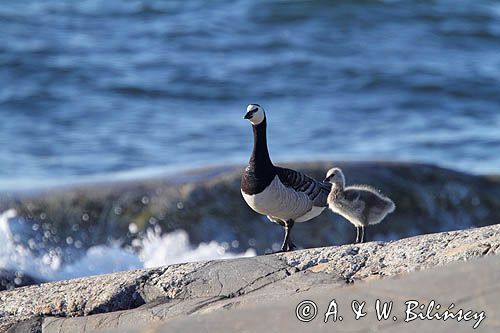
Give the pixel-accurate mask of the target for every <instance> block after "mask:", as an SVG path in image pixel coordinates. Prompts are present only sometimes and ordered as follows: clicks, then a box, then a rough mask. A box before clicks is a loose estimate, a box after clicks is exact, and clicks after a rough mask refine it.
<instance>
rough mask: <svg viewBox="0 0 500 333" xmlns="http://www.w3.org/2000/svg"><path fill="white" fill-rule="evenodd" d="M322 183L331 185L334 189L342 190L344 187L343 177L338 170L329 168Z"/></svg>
mask: <svg viewBox="0 0 500 333" xmlns="http://www.w3.org/2000/svg"><path fill="white" fill-rule="evenodd" d="M324 182H328V183H330V184H332V185H333V186H334V187H335V188H338V189H343V188H344V187H345V177H344V173H343V172H342V170H340V169H339V168H331V169H330V170H328V172H327V173H326V178H325V180H324Z"/></svg>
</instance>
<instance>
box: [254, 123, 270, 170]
mask: <svg viewBox="0 0 500 333" xmlns="http://www.w3.org/2000/svg"><path fill="white" fill-rule="evenodd" d="M266 123H267V121H266V118H264V120H263V121H262V122H261V123H260V124H258V125H253V126H252V128H253V151H252V156H250V161H249V165H250V167H252V168H254V169H255V170H258V169H260V170H264V169H269V168H273V162H271V158H270V157H269V151H268V150H267V134H266Z"/></svg>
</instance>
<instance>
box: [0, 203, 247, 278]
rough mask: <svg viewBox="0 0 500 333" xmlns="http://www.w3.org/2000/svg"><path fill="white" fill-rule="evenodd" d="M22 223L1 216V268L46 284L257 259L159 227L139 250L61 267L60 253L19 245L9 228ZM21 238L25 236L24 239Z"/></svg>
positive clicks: (11, 214) (94, 251)
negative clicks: (132, 271)
mask: <svg viewBox="0 0 500 333" xmlns="http://www.w3.org/2000/svg"><path fill="white" fill-rule="evenodd" d="M14 219H19V217H18V216H17V213H16V211H15V210H13V209H10V210H7V211H5V212H3V213H1V214H0V244H2V247H0V268H6V269H9V270H15V271H20V272H24V273H26V274H29V275H31V276H34V277H37V278H41V279H44V280H49V281H54V280H63V279H69V278H75V277H81V276H88V275H96V274H104V273H111V272H116V271H124V270H130V269H138V268H149V267H156V266H163V265H170V264H176V263H182V262H190V261H200V260H213V259H227V258H235V257H242V256H244V257H249V256H255V254H256V253H255V251H254V250H253V249H249V250H247V251H246V252H244V253H231V252H228V251H227V250H226V248H227V247H226V246H223V244H219V243H218V242H215V241H212V242H210V243H201V244H199V245H198V246H196V247H195V246H192V245H191V244H190V243H189V236H188V234H187V232H185V231H184V230H177V231H174V232H172V233H168V234H162V233H161V229H160V228H159V227H156V228H153V229H149V230H147V232H146V234H145V236H143V237H138V238H136V239H134V240H133V241H132V245H133V247H134V248H135V249H136V250H132V249H131V248H123V247H122V246H121V245H120V244H119V243H116V242H110V243H109V244H107V245H99V246H94V247H91V248H89V249H87V250H86V252H85V253H84V254H83V255H82V256H81V257H80V258H79V259H78V260H77V261H75V262H73V263H71V264H64V263H62V254H61V253H60V251H59V252H58V251H54V250H52V251H49V252H47V253H43V254H42V255H35V254H34V253H33V251H31V249H30V248H29V247H25V246H23V245H20V243H19V242H16V240H17V239H18V238H19V235H14V234H13V232H12V230H11V228H10V225H11V222H12V221H13V220H14ZM21 237H22V235H21Z"/></svg>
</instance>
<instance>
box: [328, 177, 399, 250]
mask: <svg viewBox="0 0 500 333" xmlns="http://www.w3.org/2000/svg"><path fill="white" fill-rule="evenodd" d="M324 181H325V182H329V183H331V184H332V189H331V192H330V194H329V195H328V206H329V207H330V210H331V211H332V212H334V213H337V214H339V215H341V216H343V217H344V218H345V219H346V220H348V221H349V222H351V223H352V224H353V225H354V226H355V227H356V243H363V242H364V241H365V227H366V226H368V225H370V224H377V223H380V222H381V221H382V220H383V219H384V218H385V217H386V216H387V214H389V213H392V212H393V211H394V210H395V209H396V205H395V204H394V202H393V201H392V200H391V199H389V198H388V197H386V196H385V195H383V194H382V193H380V192H379V191H377V190H376V189H374V188H373V187H371V186H368V185H352V186H349V187H345V177H344V173H343V172H342V170H341V169H339V168H332V169H330V170H328V172H327V174H326V178H325V180H324Z"/></svg>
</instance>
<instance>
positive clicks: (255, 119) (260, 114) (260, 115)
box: [247, 104, 265, 125]
mask: <svg viewBox="0 0 500 333" xmlns="http://www.w3.org/2000/svg"><path fill="white" fill-rule="evenodd" d="M255 109H257V111H255V112H254V113H253V115H252V118H250V119H248V121H249V122H251V123H252V125H258V124H260V123H261V122H263V121H264V118H265V113H264V109H263V108H262V107H261V106H257V105H255V104H250V105H249V106H247V112H248V111H251V110H255Z"/></svg>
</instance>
